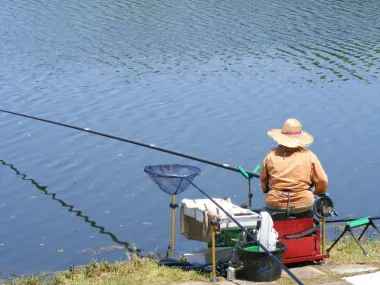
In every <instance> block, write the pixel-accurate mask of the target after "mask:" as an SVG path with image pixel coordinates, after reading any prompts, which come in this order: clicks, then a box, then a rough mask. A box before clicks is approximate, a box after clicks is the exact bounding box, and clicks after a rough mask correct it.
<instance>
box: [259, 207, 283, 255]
mask: <svg viewBox="0 0 380 285" xmlns="http://www.w3.org/2000/svg"><path fill="white" fill-rule="evenodd" d="M260 216H261V225H260V229H259V231H258V233H257V240H258V241H259V242H260V243H261V244H262V245H263V246H264V247H265V248H266V249H268V250H269V251H274V250H276V243H277V238H278V233H277V232H276V230H275V229H274V228H273V220H272V217H271V215H270V214H269V213H268V212H261V213H260ZM259 250H260V251H264V250H263V249H262V248H261V247H260V248H259Z"/></svg>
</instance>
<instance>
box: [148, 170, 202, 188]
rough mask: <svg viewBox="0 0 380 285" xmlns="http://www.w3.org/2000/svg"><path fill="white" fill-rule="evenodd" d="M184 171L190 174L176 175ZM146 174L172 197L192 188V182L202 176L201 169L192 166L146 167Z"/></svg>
mask: <svg viewBox="0 0 380 285" xmlns="http://www.w3.org/2000/svg"><path fill="white" fill-rule="evenodd" d="M158 170H159V171H158ZM183 170H186V171H187V172H188V173H176V172H180V171H183ZM186 171H185V172H186ZM144 172H145V173H147V174H148V176H149V178H150V179H151V180H152V181H153V182H154V183H155V184H156V185H158V187H159V188H160V189H161V191H163V192H165V193H168V194H170V195H178V194H180V193H182V192H184V191H185V190H186V189H187V188H188V187H189V186H190V182H191V181H193V180H194V178H195V177H196V176H198V175H199V174H200V172H201V169H200V168H199V167H196V166H192V165H183V164H156V165H147V166H145V167H144Z"/></svg>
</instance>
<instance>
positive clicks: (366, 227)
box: [358, 224, 370, 240]
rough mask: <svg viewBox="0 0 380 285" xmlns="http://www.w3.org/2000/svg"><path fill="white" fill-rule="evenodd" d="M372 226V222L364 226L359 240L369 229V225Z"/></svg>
mask: <svg viewBox="0 0 380 285" xmlns="http://www.w3.org/2000/svg"><path fill="white" fill-rule="evenodd" d="M369 226H370V224H367V225H366V226H365V228H364V230H363V231H362V233H361V234H360V236H359V238H358V240H360V239H361V238H362V236H363V235H364V233H365V231H366V230H367V229H368V227H369Z"/></svg>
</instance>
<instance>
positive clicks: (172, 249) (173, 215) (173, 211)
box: [170, 195, 175, 258]
mask: <svg viewBox="0 0 380 285" xmlns="http://www.w3.org/2000/svg"><path fill="white" fill-rule="evenodd" d="M172 205H175V195H172V204H171V208H172V233H171V237H172V241H171V246H170V248H171V251H172V258H174V228H175V208H174V207H173V206H172Z"/></svg>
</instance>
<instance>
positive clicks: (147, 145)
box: [0, 109, 260, 178]
mask: <svg viewBox="0 0 380 285" xmlns="http://www.w3.org/2000/svg"><path fill="white" fill-rule="evenodd" d="M0 112H3V113H8V114H11V115H16V116H21V117H25V118H29V119H33V120H37V121H42V122H46V123H50V124H54V125H58V126H62V127H66V128H70V129H75V130H78V131H83V132H87V133H91V134H94V135H98V136H103V137H107V138H110V139H114V140H118V141H122V142H127V143H131V144H135V145H139V146H143V147H147V148H150V149H155V150H158V151H162V152H166V153H170V154H174V155H177V156H181V157H185V158H189V159H192V160H196V161H200V162H203V163H206V164H210V165H214V166H217V167H220V168H224V169H228V170H232V171H235V172H240V171H239V170H238V168H237V167H234V166H231V165H229V164H226V163H218V162H215V161H211V160H207V159H203V158H200V157H197V156H192V155H189V154H185V153H181V152H177V151H174V150H170V149H165V148H162V147H158V146H156V145H153V144H146V143H142V142H138V141H135V140H130V139H125V138H121V137H117V136H113V135H109V134H105V133H101V132H97V131H94V130H91V129H89V128H80V127H76V126H73V125H68V124H63V123H59V122H54V121H51V120H46V119H42V118H38V117H33V116H29V115H24V114H21V113H16V112H11V111H7V110H2V109H0ZM247 173H248V174H250V175H251V176H252V177H256V178H259V177H260V175H259V174H257V173H253V172H249V171H247Z"/></svg>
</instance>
